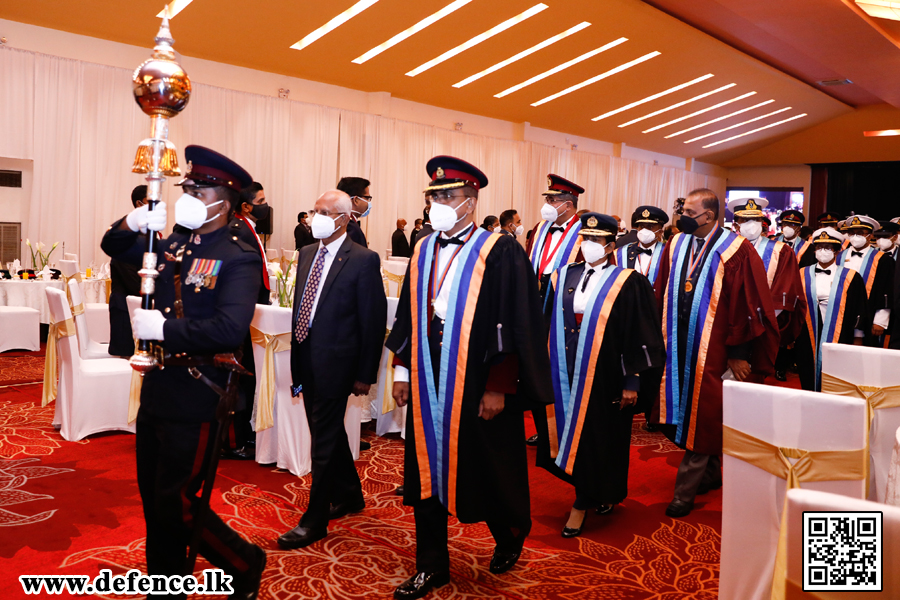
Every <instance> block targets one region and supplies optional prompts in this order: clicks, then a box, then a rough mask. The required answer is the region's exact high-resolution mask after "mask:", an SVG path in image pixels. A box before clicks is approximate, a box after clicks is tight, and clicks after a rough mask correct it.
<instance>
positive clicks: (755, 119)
mask: <svg viewBox="0 0 900 600" xmlns="http://www.w3.org/2000/svg"><path fill="white" fill-rule="evenodd" d="M788 110H791V107H790V106H788V107H786V108H782V109H779V110H775V111H772V112H770V113H767V114H765V115H762V116H759V117H753V118H752V119H747V120H746V121H743V122H741V123H737V124H735V125H729V126H728V127H723V128H722V129H717V130H715V131H713V132H710V133H705V134H703V135H701V136H698V137H695V138H693V139H690V140H687V141H686V142H685V144H690V143H691V142H696V141H697V140H702V139H704V138H708V137H710V136H713V135H716V134H718V133H723V132H725V131H730V130H732V129H736V128H738V127H743V126H744V125H749V124H750V123H755V122H756V121H760V120H762V119H765V118H767V117H772V116H774V115H777V114H781V113H783V112H785V111H788Z"/></svg>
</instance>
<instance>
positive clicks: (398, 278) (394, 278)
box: [381, 269, 406, 297]
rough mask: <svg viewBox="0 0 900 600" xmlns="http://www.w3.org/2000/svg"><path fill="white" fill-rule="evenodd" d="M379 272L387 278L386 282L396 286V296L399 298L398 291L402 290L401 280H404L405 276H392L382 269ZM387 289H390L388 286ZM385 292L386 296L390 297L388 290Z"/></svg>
mask: <svg viewBox="0 0 900 600" xmlns="http://www.w3.org/2000/svg"><path fill="white" fill-rule="evenodd" d="M381 272H382V273H383V274H384V276H385V277H386V278H387V280H388V281H393V282H394V283H396V284H397V296H398V297H399V296H400V290H402V289H403V279H404V278H405V277H406V276H405V275H394V274H393V273H391V272H390V271H388V270H387V269H382V270H381ZM387 287H388V288H390V285H388V286H387ZM386 291H387V292H388V296H390V295H391V294H390V289H388V290H386Z"/></svg>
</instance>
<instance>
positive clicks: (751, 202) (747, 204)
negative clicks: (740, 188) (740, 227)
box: [728, 198, 769, 219]
mask: <svg viewBox="0 0 900 600" xmlns="http://www.w3.org/2000/svg"><path fill="white" fill-rule="evenodd" d="M768 205H769V201H768V200H766V199H765V198H734V199H733V200H729V201H728V210H730V211H731V212H732V213H733V214H734V216H736V217H742V218H744V219H759V218H761V217H764V216H765V214H764V213H763V209H764V208H765V207H767V206H768Z"/></svg>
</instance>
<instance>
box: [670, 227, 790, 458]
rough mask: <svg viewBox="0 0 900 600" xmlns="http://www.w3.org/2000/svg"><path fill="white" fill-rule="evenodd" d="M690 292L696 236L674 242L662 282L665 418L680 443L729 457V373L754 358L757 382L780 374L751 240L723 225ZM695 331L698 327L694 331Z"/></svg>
mask: <svg viewBox="0 0 900 600" xmlns="http://www.w3.org/2000/svg"><path fill="white" fill-rule="evenodd" d="M707 238H708V240H709V243H708V244H707V247H706V249H705V250H704V253H703V255H702V256H703V258H702V260H701V262H700V264H699V266H697V267H696V269H695V272H694V278H693V282H692V289H691V290H690V291H688V290H686V288H685V281H686V279H687V278H688V266H689V262H690V259H691V254H692V247H693V246H694V245H695V242H694V240H695V239H696V237H695V236H692V235H687V234H684V233H679V234H676V235H675V236H673V237H672V239H671V240H669V243H668V244H667V246H666V251H665V254H664V255H663V259H662V265H661V267H660V272H659V276H658V277H657V279H656V285H655V289H656V300H657V304H658V306H659V310H660V311H661V314H662V324H663V335H664V336H665V338H666V367H665V373H664V374H663V379H662V383H661V384H660V399H659V406H658V415H657V414H654V420H656V418H657V417H658V421H659V423H660V424H663V425H669V426H670V427H664V428H663V432H664V433H666V435H667V436H669V437H670V438H671V439H672V440H673V441H674V442H675V443H676V444H677V445H679V446H680V447H682V448H687V449H688V450H692V451H694V452H697V453H700V454H710V455H716V454H721V453H722V375H724V374H725V371H726V370H727V369H728V358H729V357H732V358H741V359H744V360H748V361H749V362H750V366H751V369H752V376H753V377H754V379H756V380H761V379H762V377H763V376H765V375H768V374H770V373H772V371H773V362H774V361H775V355H776V353H777V351H778V341H779V337H780V336H779V333H778V323H777V321H776V319H775V311H774V309H773V307H772V297H771V294H770V293H769V285H768V282H767V280H766V271H765V268H764V267H763V263H762V260H761V259H760V258H759V255H758V254H757V253H756V250H755V249H754V248H753V246H752V245H751V244H750V242H748V241H747V240H746V239H744V238H743V237H740V236H738V235H736V234H734V233H732V232H730V231H726V230H724V229H722V227H720V226H717V227H716V228H715V229H714V230H713V231H711V232H710V233H709V235H708V236H707ZM692 325H693V326H692Z"/></svg>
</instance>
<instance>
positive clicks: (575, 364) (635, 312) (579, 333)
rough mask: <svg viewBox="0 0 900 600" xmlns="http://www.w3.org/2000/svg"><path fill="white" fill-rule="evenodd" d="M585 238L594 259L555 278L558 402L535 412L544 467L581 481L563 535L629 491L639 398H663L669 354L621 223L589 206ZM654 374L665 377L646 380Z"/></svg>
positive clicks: (550, 311) (552, 303)
mask: <svg viewBox="0 0 900 600" xmlns="http://www.w3.org/2000/svg"><path fill="white" fill-rule="evenodd" d="M657 210H659V209H657ZM642 212H643V211H642ZM647 218H649V216H648V217H647ZM666 220H668V219H666ZM657 225H658V227H660V228H661V225H660V224H659V223H657ZM580 235H581V236H582V240H583V241H582V243H581V250H582V253H583V254H584V256H585V262H583V263H574V264H571V265H564V266H563V267H561V268H560V269H559V270H558V271H556V272H555V273H554V274H553V275H552V277H551V283H550V286H551V287H550V291H549V296H548V299H547V305H546V316H547V318H548V320H549V323H550V342H549V348H550V363H551V373H552V379H553V391H554V404H551V405H549V406H547V409H546V413H544V414H539V413H537V411H536V414H535V421H536V424H537V426H538V428H539V430H540V432H541V433H540V434H539V437H540V440H541V441H540V442H539V445H538V464H539V465H540V466H542V467H544V468H545V469H547V470H548V471H550V472H551V473H553V474H554V475H556V476H557V477H559V478H560V479H562V480H563V481H566V482H568V483H571V484H573V485H574V486H575V503H574V504H573V506H572V512H571V514H570V515H569V520H568V522H567V523H566V526H565V527H564V528H563V531H562V536H563V537H575V536H577V535H579V534H580V533H581V529H582V525H583V524H584V519H585V511H586V510H588V509H591V508H594V509H597V512H598V513H600V514H606V513H609V512H611V511H612V509H613V507H614V506H615V505H616V504H619V503H620V502H622V501H623V500H625V497H626V496H627V495H628V460H629V451H630V449H631V425H632V422H633V420H634V414H635V412H636V409H638V410H639V409H640V402H639V400H644V401H648V400H649V398H648V397H647V396H648V395H652V397H653V398H655V397H656V393H657V392H658V390H659V372H660V369H659V367H662V365H663V364H664V363H665V356H666V355H665V345H664V343H663V339H662V331H661V327H660V323H659V313H658V312H657V310H656V299H655V298H654V295H653V287H652V286H651V285H650V282H649V281H648V280H647V278H646V277H644V276H642V275H641V274H640V273H639V272H636V271H634V270H631V269H625V268H622V267H620V266H616V265H615V264H614V262H613V261H612V260H611V255H612V253H613V251H614V250H615V241H616V220H615V219H613V218H612V217H610V216H608V215H601V214H599V213H592V212H589V213H585V214H583V215H581V232H580ZM649 371H655V372H656V374H655V376H654V375H653V374H651V376H650V377H649V379H648V380H647V381H645V375H646V374H648V372H649ZM587 382H590V384H588V383H587ZM639 392H642V393H640V394H639ZM646 392H649V393H650V394H647V393H646ZM647 403H649V402H647ZM548 423H549V430H548Z"/></svg>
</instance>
